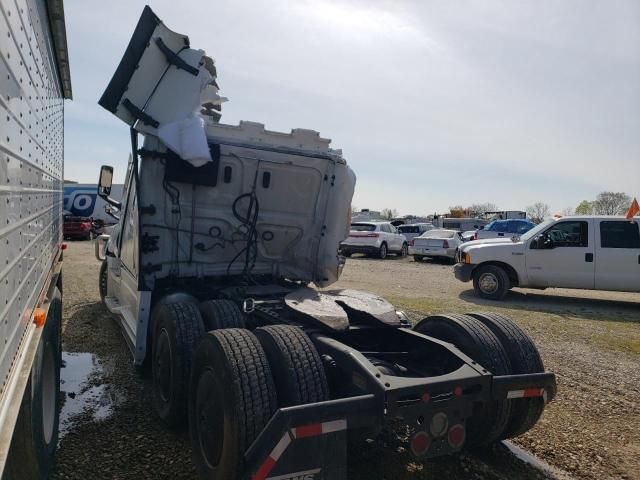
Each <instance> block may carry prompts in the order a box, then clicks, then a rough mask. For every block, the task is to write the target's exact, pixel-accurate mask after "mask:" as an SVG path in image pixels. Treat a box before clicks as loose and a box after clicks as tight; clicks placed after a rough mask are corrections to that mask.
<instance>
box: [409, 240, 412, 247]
mask: <svg viewBox="0 0 640 480" xmlns="http://www.w3.org/2000/svg"><path fill="white" fill-rule="evenodd" d="M408 244H409V246H410V247H413V239H411V240H409V242H408Z"/></svg>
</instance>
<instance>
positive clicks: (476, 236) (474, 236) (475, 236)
mask: <svg viewBox="0 0 640 480" xmlns="http://www.w3.org/2000/svg"><path fill="white" fill-rule="evenodd" d="M473 239H474V240H477V239H478V231H477V230H476V231H475V232H473Z"/></svg>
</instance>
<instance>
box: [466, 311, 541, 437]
mask: <svg viewBox="0 0 640 480" xmlns="http://www.w3.org/2000/svg"><path fill="white" fill-rule="evenodd" d="M468 315H470V316H472V317H474V318H476V319H477V320H478V321H480V322H482V323H483V324H484V325H486V326H487V327H488V328H489V329H490V330H491V331H492V332H493V333H494V335H495V336H496V337H498V340H500V343H502V346H503V347H504V349H505V350H506V352H507V355H508V356H509V361H510V362H511V372H510V373H511V374H513V375H518V374H526V373H541V372H544V364H543V363H542V358H541V357H540V353H539V352H538V349H537V348H536V346H535V344H534V343H533V340H531V338H530V337H529V335H527V334H526V333H525V332H524V330H522V329H521V328H520V327H519V326H518V325H517V324H516V323H515V322H514V321H513V320H512V319H511V318H509V317H508V316H506V315H502V314H499V313H487V312H480V313H469V314H468ZM509 402H510V403H511V414H510V416H509V422H508V423H507V428H506V429H505V431H504V432H503V434H502V438H503V439H505V438H513V437H517V436H518V435H522V434H523V433H525V432H526V431H528V430H530V429H531V428H533V426H534V425H535V424H536V423H537V422H538V420H539V419H540V416H541V415H542V411H543V410H544V399H542V398H540V397H536V398H515V399H512V400H509Z"/></svg>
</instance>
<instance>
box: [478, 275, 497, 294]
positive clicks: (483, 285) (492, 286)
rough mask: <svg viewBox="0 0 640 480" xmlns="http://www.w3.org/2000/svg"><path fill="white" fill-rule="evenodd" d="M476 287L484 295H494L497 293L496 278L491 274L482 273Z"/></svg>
mask: <svg viewBox="0 0 640 480" xmlns="http://www.w3.org/2000/svg"><path fill="white" fill-rule="evenodd" d="M478 285H479V286H480V290H482V291H483V292H484V293H496V291H498V278H497V277H496V276H495V275H494V274H493V273H483V274H482V275H480V278H479V279H478Z"/></svg>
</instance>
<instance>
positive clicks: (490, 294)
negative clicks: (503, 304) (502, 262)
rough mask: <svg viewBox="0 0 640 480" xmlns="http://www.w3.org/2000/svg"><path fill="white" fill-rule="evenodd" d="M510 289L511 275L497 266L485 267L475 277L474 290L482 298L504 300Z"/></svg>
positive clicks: (479, 269) (480, 268)
mask: <svg viewBox="0 0 640 480" xmlns="http://www.w3.org/2000/svg"><path fill="white" fill-rule="evenodd" d="M510 288H511V280H509V275H507V272H505V271H504V269H503V268H501V267H499V266H497V265H483V266H481V267H479V268H478V270H477V271H476V272H475V274H474V275H473V289H474V290H475V292H476V294H477V295H478V296H480V297H482V298H486V299H488V300H502V299H503V298H504V297H505V296H506V295H507V292H508V291H509V289H510Z"/></svg>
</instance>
